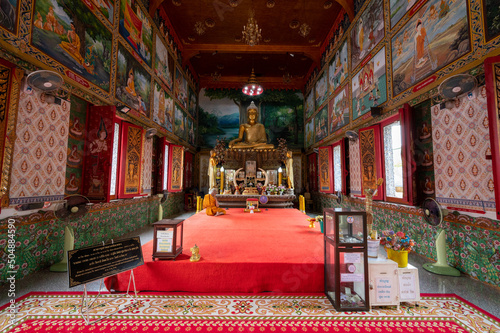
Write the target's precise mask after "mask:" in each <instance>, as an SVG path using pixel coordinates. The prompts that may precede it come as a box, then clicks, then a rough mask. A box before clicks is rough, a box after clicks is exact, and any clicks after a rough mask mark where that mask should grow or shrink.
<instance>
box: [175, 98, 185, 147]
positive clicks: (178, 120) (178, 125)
mask: <svg viewBox="0 0 500 333" xmlns="http://www.w3.org/2000/svg"><path fill="white" fill-rule="evenodd" d="M174 119H175V120H174V134H175V135H177V136H178V137H179V138H181V139H183V140H185V141H187V136H188V135H187V133H188V130H187V114H186V112H184V110H182V108H181V107H180V106H179V104H177V103H176V104H175V118H174Z"/></svg>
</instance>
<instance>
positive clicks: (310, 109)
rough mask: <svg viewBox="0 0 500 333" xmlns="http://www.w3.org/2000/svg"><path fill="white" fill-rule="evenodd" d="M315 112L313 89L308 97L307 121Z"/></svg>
mask: <svg viewBox="0 0 500 333" xmlns="http://www.w3.org/2000/svg"><path fill="white" fill-rule="evenodd" d="M314 111H315V107H314V90H312V89H311V91H310V92H309V95H307V97H306V110H305V113H306V119H309V117H311V116H312V115H313V113H314Z"/></svg>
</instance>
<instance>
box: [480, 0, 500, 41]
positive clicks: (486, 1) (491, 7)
mask: <svg viewBox="0 0 500 333" xmlns="http://www.w3.org/2000/svg"><path fill="white" fill-rule="evenodd" d="M483 11H484V25H485V29H484V31H485V32H486V41H490V40H492V39H493V38H495V37H497V36H498V35H500V6H498V1H497V0H483Z"/></svg>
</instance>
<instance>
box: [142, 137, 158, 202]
mask: <svg viewBox="0 0 500 333" xmlns="http://www.w3.org/2000/svg"><path fill="white" fill-rule="evenodd" d="M153 141H154V139H153V138H149V139H145V140H144V149H143V151H144V153H143V156H142V191H141V192H142V193H148V194H151V188H152V185H153V180H152V179H153V158H155V157H156V156H153Z"/></svg>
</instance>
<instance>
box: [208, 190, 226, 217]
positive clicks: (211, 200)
mask: <svg viewBox="0 0 500 333" xmlns="http://www.w3.org/2000/svg"><path fill="white" fill-rule="evenodd" d="M216 194H217V189H216V188H213V189H211V190H210V194H207V195H205V197H204V198H203V209H206V211H207V215H208V216H218V215H224V214H226V210H225V209H223V208H220V207H219V201H218V200H217V198H216V197H215V195H216Z"/></svg>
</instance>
